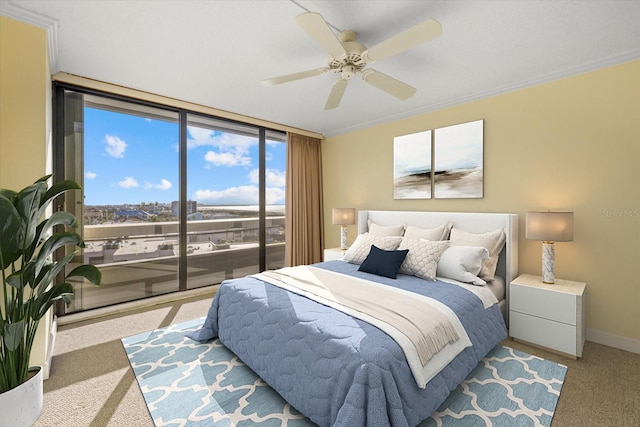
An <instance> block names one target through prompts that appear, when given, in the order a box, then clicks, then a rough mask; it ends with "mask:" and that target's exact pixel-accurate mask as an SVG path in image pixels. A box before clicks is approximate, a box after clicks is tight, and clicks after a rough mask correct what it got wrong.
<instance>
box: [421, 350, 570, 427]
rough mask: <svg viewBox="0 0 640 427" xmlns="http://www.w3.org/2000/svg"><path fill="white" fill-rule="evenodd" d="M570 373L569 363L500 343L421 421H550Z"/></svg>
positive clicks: (458, 426) (496, 426) (464, 424)
mask: <svg viewBox="0 0 640 427" xmlns="http://www.w3.org/2000/svg"><path fill="white" fill-rule="evenodd" d="M566 373H567V367H566V366H564V365H560V364H558V363H555V362H551V361H548V360H545V359H541V358H539V357H536V356H532V355H530V354H527V353H524V352H521V351H517V350H514V349H512V348H509V347H502V346H497V347H496V348H494V349H493V350H491V352H490V353H489V354H488V355H487V356H486V357H485V358H484V359H482V361H481V362H480V363H479V364H478V366H476V368H475V369H474V370H473V372H471V373H470V374H469V376H468V377H467V379H465V380H464V382H463V383H462V384H460V385H459V386H458V387H457V388H456V389H455V390H454V391H453V392H452V393H451V394H450V395H449V397H448V398H447V400H446V401H445V402H444V403H443V404H442V405H441V406H440V408H438V410H437V411H436V412H434V413H433V414H432V415H431V418H429V419H428V420H426V421H424V422H423V423H422V424H420V427H431V426H443V427H447V426H455V427H471V426H492V427H503V426H504V427H513V426H518V427H520V426H522V427H524V426H532V427H533V426H544V427H548V426H550V425H551V419H552V418H553V413H554V411H555V409H556V404H557V403H558V398H559V397H560V390H561V389H562V384H563V382H564V378H565V375H566Z"/></svg>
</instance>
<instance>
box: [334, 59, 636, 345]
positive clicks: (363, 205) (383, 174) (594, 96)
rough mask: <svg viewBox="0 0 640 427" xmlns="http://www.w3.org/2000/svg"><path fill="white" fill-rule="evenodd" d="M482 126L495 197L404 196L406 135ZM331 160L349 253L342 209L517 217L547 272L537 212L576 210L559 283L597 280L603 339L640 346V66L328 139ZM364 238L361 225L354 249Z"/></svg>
mask: <svg viewBox="0 0 640 427" xmlns="http://www.w3.org/2000/svg"><path fill="white" fill-rule="evenodd" d="M390 102H391V101H390ZM478 119H484V171H485V178H484V198H483V199H473V200H470V199H466V200H464V199H457V200H436V199H434V200H394V199H393V178H392V177H393V137H394V136H398V135H404V134H408V133H413V132H418V131H422V130H427V129H435V128H439V127H443V126H449V125H453V124H458V123H464V122H468V121H472V120H478ZM356 159H357V161H356ZM322 160H323V167H324V170H323V174H324V191H325V196H324V206H325V212H324V214H325V234H326V236H325V238H326V240H325V241H326V242H327V243H326V244H327V247H336V246H339V234H340V232H339V227H338V226H333V225H331V208H332V207H343V206H344V207H355V208H357V209H388V210H432V211H464V212H513V213H517V214H519V215H520V222H519V223H520V230H519V235H520V250H519V262H520V273H532V274H540V270H541V244H540V242H536V241H528V240H525V239H524V222H525V221H524V217H525V212H526V211H528V210H547V209H550V210H571V211H574V212H575V214H574V215H575V229H574V239H575V240H574V241H573V242H568V243H557V244H556V277H557V278H562V279H568V280H579V281H584V282H587V328H589V331H590V333H591V336H592V337H595V336H600V335H603V336H604V338H603V339H600V342H603V341H604V342H605V343H606V341H607V339H608V338H615V339H618V338H620V339H618V342H620V341H623V342H627V343H628V344H630V346H631V347H634V348H640V61H634V62H630V63H627V64H623V65H619V66H615V67H610V68H605V69H602V70H598V71H595V72H590V73H585V74H582V75H578V76H575V77H571V78H566V79H562V80H558V81H555V82H552V83H546V84H541V85H538V86H535V87H531V88H528V89H522V90H518V91H515V92H511V93H508V94H504V95H500V96H494V97H491V98H488V99H484V100H480V101H475V102H470V103H467V104H464V105H460V106H456V107H452V108H447V109H443V110H439V111H435V112H430V113H426V114H421V115H418V116H415V117H411V118H407V119H403V120H398V121H394V122H391V123H386V124H382V125H380V126H375V127H371V128H368V129H364V130H361V131H356V132H352V133H348V134H344V135H339V136H335V137H331V138H327V139H326V141H325V142H324V143H323V159H322ZM356 233H357V230H356V227H355V226H352V227H349V241H350V242H352V241H353V239H354V238H355V235H356ZM588 336H589V335H588ZM601 338H602V337H601Z"/></svg>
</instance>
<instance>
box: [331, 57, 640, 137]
mask: <svg viewBox="0 0 640 427" xmlns="http://www.w3.org/2000/svg"><path fill="white" fill-rule="evenodd" d="M638 59H640V49H631V50H628V51H625V52H622V53H619V54H615V55H611V56H608V57H605V58H601V59H598V60H596V61H591V62H587V63H584V64H581V65H579V66H577V67H571V68H567V69H563V70H558V71H555V72H552V73H548V74H545V75H541V76H537V77H534V78H532V79H526V80H522V81H519V82H516V83H512V84H508V85H503V86H499V87H496V88H493V89H489V90H485V91H481V92H477V93H474V94H471V95H467V96H461V97H458V98H455V99H450V100H447V101H445V102H439V103H432V104H429V105H425V106H422V107H420V108H416V109H414V110H411V111H406V112H404V113H400V114H394V115H389V116H386V117H382V118H379V119H376V120H371V121H366V122H363V123H358V124H355V125H353V126H347V127H344V128H342V129H334V130H332V131H329V132H325V133H324V136H325V138H330V137H333V136H337V135H342V134H345V133H349V132H355V131H357V130H361V129H366V128H369V127H372V126H376V125H380V124H382V123H388V122H392V121H396V120H402V119H406V118H409V117H414V116H418V115H420V114H425V113H430V112H432V111H437V110H442V109H445V108H450V107H455V106H458V105H462V104H466V103H468V102H473V101H479V100H481V99H486V98H490V97H492V96H498V95H503V94H505V93H509V92H514V91H517V90H520V89H526V88H529V87H532V86H537V85H540V84H544V83H550V82H553V81H556V80H561V79H564V78H568V77H573V76H577V75H579V74H584V73H589V72H592V71H597V70H600V69H603V68H607V67H612V66H615V65H620V64H624V63H627V62H631V61H636V60H638Z"/></svg>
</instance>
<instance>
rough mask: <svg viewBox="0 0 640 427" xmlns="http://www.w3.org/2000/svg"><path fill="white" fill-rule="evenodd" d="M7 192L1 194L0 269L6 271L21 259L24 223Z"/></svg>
mask: <svg viewBox="0 0 640 427" xmlns="http://www.w3.org/2000/svg"><path fill="white" fill-rule="evenodd" d="M6 193H7V192H6V191H4V192H2V193H0V269H2V270H4V269H5V268H7V267H8V266H9V265H11V263H12V262H14V261H15V260H17V259H18V258H19V257H20V253H21V247H20V246H21V245H20V240H21V236H22V235H24V223H23V222H22V220H21V219H20V214H19V213H18V210H17V209H16V208H15V206H14V205H13V202H12V200H11V199H9V198H7V197H6Z"/></svg>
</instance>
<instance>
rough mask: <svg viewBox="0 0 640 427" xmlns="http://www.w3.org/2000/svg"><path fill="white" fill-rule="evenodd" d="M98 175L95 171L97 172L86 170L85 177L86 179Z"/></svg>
mask: <svg viewBox="0 0 640 427" xmlns="http://www.w3.org/2000/svg"><path fill="white" fill-rule="evenodd" d="M96 176H98V174H97V173H95V172H91V171H86V172H85V173H84V177H85V178H86V179H95V177H96Z"/></svg>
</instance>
